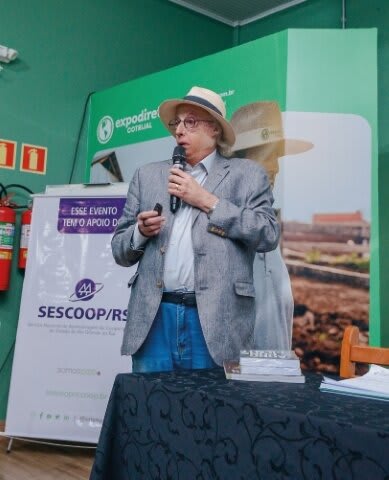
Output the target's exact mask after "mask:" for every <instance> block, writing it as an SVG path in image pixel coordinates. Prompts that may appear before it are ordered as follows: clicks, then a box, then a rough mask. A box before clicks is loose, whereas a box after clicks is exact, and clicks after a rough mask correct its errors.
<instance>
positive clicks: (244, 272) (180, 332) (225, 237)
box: [112, 87, 280, 372]
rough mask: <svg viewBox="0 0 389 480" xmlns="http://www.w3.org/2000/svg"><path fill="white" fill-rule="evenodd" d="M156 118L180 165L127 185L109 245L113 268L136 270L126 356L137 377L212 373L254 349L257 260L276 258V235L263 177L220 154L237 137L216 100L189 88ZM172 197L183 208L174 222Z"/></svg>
mask: <svg viewBox="0 0 389 480" xmlns="http://www.w3.org/2000/svg"><path fill="white" fill-rule="evenodd" d="M159 115H160V118H161V120H162V122H163V124H164V125H165V126H166V128H167V129H168V130H169V132H170V133H171V134H172V135H173V136H174V138H175V140H176V142H177V144H178V145H180V146H182V147H183V149H184V150H185V154H186V165H185V168H184V169H183V170H181V169H179V168H172V162H171V161H162V162H158V163H151V164H147V165H145V166H143V167H141V168H140V169H138V170H137V172H136V173H135V175H134V177H133V179H132V181H131V183H130V187H129V191H128V197H127V202H126V205H125V207H124V211H123V216H122V217H121V218H120V220H119V222H118V225H117V228H116V231H115V233H114V236H113V239H112V251H113V255H114V257H115V260H116V262H117V263H119V264H120V265H123V266H131V265H134V264H135V263H136V262H139V266H138V270H137V272H136V274H135V275H134V276H133V277H132V279H130V281H129V285H130V286H131V287H132V291H131V296H130V301H129V305H128V316H127V324H126V327H125V331H124V337H123V344H122V354H124V355H132V360H133V370H134V371H138V372H140V371H157V370H172V369H177V368H211V367H214V366H215V364H218V365H221V364H222V362H223V360H226V359H234V358H237V357H238V356H239V351H240V349H242V348H247V347H250V346H251V345H252V340H253V330H254V321H255V298H254V297H255V291H254V286H253V276H252V273H253V260H254V256H255V252H256V251H261V252H264V251H269V250H272V249H274V248H276V246H277V244H278V239H279V233H280V229H279V225H278V222H277V219H276V216H275V213H274V210H273V208H272V203H273V198H272V193H271V188H270V185H269V182H268V179H267V176H266V174H265V172H264V170H263V169H262V168H260V167H258V166H257V165H255V163H254V162H250V161H248V160H244V159H230V160H229V159H227V158H225V157H223V156H222V155H221V154H220V150H221V148H223V147H225V146H231V145H233V144H234V142H235V134H234V131H233V128H232V127H231V125H230V123H229V122H228V121H227V120H226V110H225V105H224V102H223V100H222V98H221V97H220V96H219V95H218V94H216V93H215V92H213V91H211V90H208V89H205V88H200V87H193V88H192V89H191V90H190V91H189V92H188V94H187V95H186V96H185V97H184V98H183V99H173V100H166V101H165V102H163V103H162V104H161V105H160V107H159ZM172 195H174V196H176V197H177V198H178V199H179V200H180V201H181V206H180V208H179V210H178V211H177V212H175V213H172V212H171V211H169V204H170V197H171V196H172ZM156 202H159V203H160V204H161V205H162V207H163V214H159V213H157V212H156V211H154V209H153V206H154V205H155V203H156Z"/></svg>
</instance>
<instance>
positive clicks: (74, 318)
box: [5, 183, 134, 443]
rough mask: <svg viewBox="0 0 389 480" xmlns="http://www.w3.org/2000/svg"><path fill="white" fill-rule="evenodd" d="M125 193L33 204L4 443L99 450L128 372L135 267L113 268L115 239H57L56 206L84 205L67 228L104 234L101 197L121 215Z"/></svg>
mask: <svg viewBox="0 0 389 480" xmlns="http://www.w3.org/2000/svg"><path fill="white" fill-rule="evenodd" d="M127 187H128V185H127V184H123V183H122V184H116V185H111V186H104V187H93V191H92V190H91V189H89V188H88V187H83V186H80V187H79V188H76V187H75V186H72V188H69V187H67V188H66V187H64V188H63V189H62V190H61V189H59V190H58V192H60V193H59V195H58V193H57V194H56V193H55V192H56V189H55V188H53V189H52V191H51V193H50V194H49V195H42V196H36V197H35V199H34V208H33V221H32V228H31V237H30V244H29V253H28V264H27V269H26V274H25V280H24V287H23V294H22V301H21V308H20V315H19V324H18V331H17V338H16V346H15V355H14V361H13V369H12V378H11V386H10V394H9V400H8V411H7V418H6V431H5V434H6V435H12V436H21V437H34V438H43V439H57V440H71V441H81V442H91V443H97V440H98V436H99V433H100V428H101V423H102V419H103V416H104V412H105V408H106V405H107V402H108V399H109V394H110V392H111V388H112V385H113V381H114V378H115V375H116V373H118V372H129V371H130V370H131V357H122V356H121V355H120V344H121V340H122V331H123V328H124V326H125V318H126V309H127V302H128V297H129V293H130V291H129V289H128V288H127V282H128V279H129V278H130V276H131V275H132V272H133V270H134V267H133V268H131V269H128V268H122V267H119V266H118V265H116V264H115V262H114V260H113V257H112V254H111V247H110V240H111V237H112V233H101V229H100V232H98V228H95V230H96V231H95V232H93V233H70V232H69V228H68V227H66V226H65V228H64V230H65V233H64V232H60V231H58V228H59V227H60V223H59V217H60V204H61V202H62V204H63V203H64V202H65V203H68V204H69V205H73V203H72V202H73V201H74V197H76V200H75V201H76V203H75V205H76V204H77V201H79V202H81V204H84V205H86V207H85V208H84V209H83V210H78V212H77V210H74V211H75V212H77V215H78V219H76V220H74V218H73V219H71V220H69V219H67V220H66V219H65V220H62V225H64V224H65V225H66V224H67V225H68V226H69V225H75V224H76V223H77V221H78V220H79V219H80V218H83V220H82V221H81V222H82V223H85V221H89V223H91V221H93V219H94V220H95V224H100V225H102V224H105V225H108V224H109V223H110V222H111V223H112V216H111V217H109V216H104V214H100V213H99V210H98V209H96V207H95V206H96V205H99V204H100V203H99V202H100V200H99V199H98V197H101V198H102V202H103V203H104V202H106V201H107V202H108V204H109V203H110V202H112V205H114V206H115V205H118V204H119V203H120V202H121V199H123V198H125V195H126V192H127ZM66 191H67V193H66ZM84 196H85V203H84V202H83V201H82V199H81V200H80V197H84ZM88 196H89V197H91V198H88ZM72 197H73V199H72ZM77 199H79V200H77ZM88 209H89V210H93V211H94V214H93V215H92V217H93V218H92V217H91V216H90V212H89V213H88ZM96 212H97V213H96ZM62 213H63V212H62ZM65 217H66V215H65ZM96 219H97V220H96ZM60 221H61V220H60ZM64 222H65V223H64ZM72 222H73V223H72ZM66 230H67V231H68V232H67V233H66Z"/></svg>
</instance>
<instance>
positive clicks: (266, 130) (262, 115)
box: [231, 102, 313, 157]
mask: <svg viewBox="0 0 389 480" xmlns="http://www.w3.org/2000/svg"><path fill="white" fill-rule="evenodd" d="M231 125H232V127H233V128H234V130H235V135H236V141H235V144H234V145H233V146H232V150H233V151H234V152H237V151H239V150H245V149H247V148H252V147H259V146H261V145H268V144H271V143H276V142H277V143H279V144H280V147H281V148H280V154H279V156H281V157H282V156H284V155H295V154H297V153H303V152H306V151H307V150H310V149H311V148H312V147H313V144H312V143H311V142H306V141H305V140H294V139H289V138H288V139H286V138H285V137H284V130H283V128H282V117H281V111H280V108H279V106H278V103H277V102H253V103H249V104H247V105H244V106H243V107H240V108H238V110H236V111H235V112H234V113H233V115H232V117H231Z"/></svg>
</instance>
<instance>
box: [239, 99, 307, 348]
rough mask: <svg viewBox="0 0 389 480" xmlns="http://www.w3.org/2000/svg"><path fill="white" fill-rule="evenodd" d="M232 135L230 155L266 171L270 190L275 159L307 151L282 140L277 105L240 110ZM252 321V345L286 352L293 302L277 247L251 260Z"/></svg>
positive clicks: (299, 144) (301, 144)
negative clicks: (252, 271)
mask: <svg viewBox="0 0 389 480" xmlns="http://www.w3.org/2000/svg"><path fill="white" fill-rule="evenodd" d="M231 125H232V126H233V128H234V130H235V133H236V141H235V144H234V145H233V147H232V150H233V151H234V153H236V154H237V155H238V156H243V157H245V158H249V159H251V160H254V161H255V162H257V163H258V164H259V165H261V166H262V167H263V168H264V169H265V170H266V172H267V174H268V177H269V181H270V184H271V186H272V187H274V183H275V179H276V175H277V173H278V171H279V164H278V159H279V157H282V156H284V155H294V154H298V153H303V152H306V151H308V150H310V149H311V148H312V147H313V145H312V143H310V142H306V141H304V140H293V139H286V138H285V137H284V131H283V127H282V117H281V111H280V109H279V106H278V104H277V102H254V103H250V104H248V105H244V106H242V107H240V108H239V109H238V110H236V111H235V112H234V114H233V115H232V117H231ZM254 285H255V289H256V322H255V332H254V346H255V348H258V349H277V350H289V349H290V348H291V345H292V325H293V310H294V302H293V295H292V288H291V283H290V278H289V273H288V270H287V268H286V265H285V262H284V259H283V258H282V255H281V251H280V248H279V247H277V249H275V250H273V251H271V252H268V253H257V255H256V257H255V261H254Z"/></svg>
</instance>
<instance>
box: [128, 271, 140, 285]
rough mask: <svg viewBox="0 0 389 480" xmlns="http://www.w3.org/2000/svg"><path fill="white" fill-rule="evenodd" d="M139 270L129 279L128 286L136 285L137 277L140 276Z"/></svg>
mask: <svg viewBox="0 0 389 480" xmlns="http://www.w3.org/2000/svg"><path fill="white" fill-rule="evenodd" d="M138 275H139V272H135V273H134V275H133V276H132V277H131V278H130V279H129V280H128V283H127V287H128V288H130V287H132V286H133V285H134V283H135V282H136V279H137V278H138Z"/></svg>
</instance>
